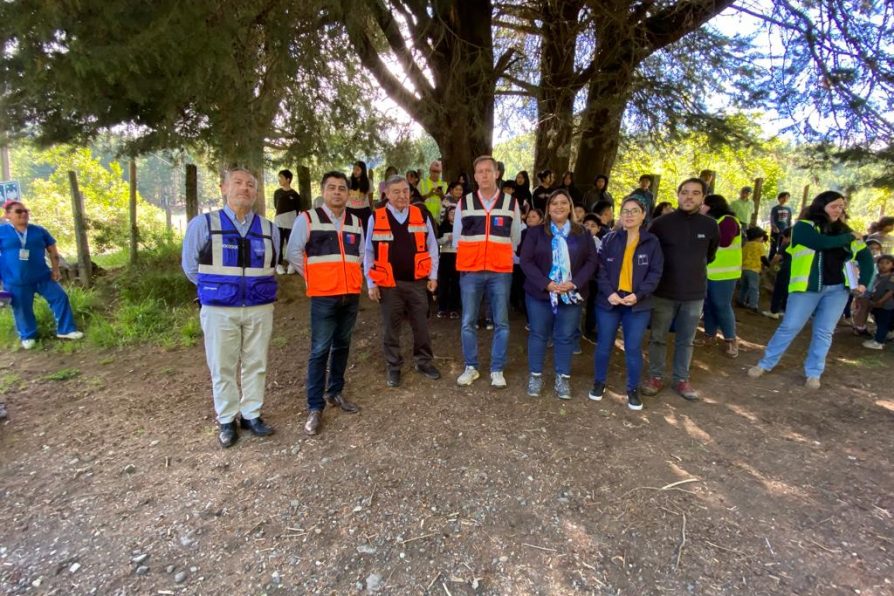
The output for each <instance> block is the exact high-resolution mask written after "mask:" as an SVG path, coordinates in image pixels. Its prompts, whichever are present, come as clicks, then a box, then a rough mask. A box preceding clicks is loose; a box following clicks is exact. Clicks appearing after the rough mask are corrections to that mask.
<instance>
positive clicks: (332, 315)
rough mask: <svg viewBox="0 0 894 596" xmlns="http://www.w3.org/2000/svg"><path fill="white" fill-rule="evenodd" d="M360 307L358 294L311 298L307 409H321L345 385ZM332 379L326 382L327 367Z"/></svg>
mask: <svg viewBox="0 0 894 596" xmlns="http://www.w3.org/2000/svg"><path fill="white" fill-rule="evenodd" d="M359 305H360V296H359V295H358V294H346V295H344V296H314V297H312V298H311V299H310V356H309V357H308V359H307V408H308V409H309V410H322V409H323V406H324V405H325V403H326V402H325V401H324V400H323V388H324V387H325V389H326V394H327V395H338V394H339V393H341V391H342V389H344V386H345V369H346V368H347V366H348V352H349V350H350V348H351V333H352V332H353V330H354V323H355V322H356V321H357V309H358V307H359ZM327 365H328V368H329V380H328V384H327V380H326V368H327Z"/></svg>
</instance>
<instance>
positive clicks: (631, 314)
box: [594, 306, 651, 391]
mask: <svg viewBox="0 0 894 596" xmlns="http://www.w3.org/2000/svg"><path fill="white" fill-rule="evenodd" d="M650 316H651V312H650V311H648V310H641V311H639V312H636V311H634V310H633V309H632V308H631V307H629V306H615V307H613V308H612V309H611V310H605V309H604V308H599V307H597V308H596V322H597V325H599V337H598V339H597V340H596V356H595V366H594V368H595V373H594V377H595V379H596V381H598V382H599V383H603V384H604V383H605V378H606V376H607V375H608V363H609V361H610V360H611V356H612V350H613V349H614V347H615V336H616V335H617V334H618V327H619V326H621V327H622V328H623V329H624V359H625V361H626V364H627V391H633V390H634V389H636V388H637V387H639V377H640V375H641V374H642V370H643V337H644V336H645V335H646V327H648V326H649V318H650Z"/></svg>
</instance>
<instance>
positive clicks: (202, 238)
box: [180, 205, 279, 283]
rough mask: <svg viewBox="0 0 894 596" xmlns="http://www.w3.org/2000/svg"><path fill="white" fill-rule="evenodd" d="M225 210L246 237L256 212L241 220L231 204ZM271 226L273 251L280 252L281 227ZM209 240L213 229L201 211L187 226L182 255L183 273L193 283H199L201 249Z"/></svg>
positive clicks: (240, 233)
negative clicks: (237, 217) (209, 227)
mask: <svg viewBox="0 0 894 596" xmlns="http://www.w3.org/2000/svg"><path fill="white" fill-rule="evenodd" d="M223 212H224V213H226V214H227V217H229V218H230V220H231V221H232V222H233V225H235V226H236V230H237V231H238V232H239V235H240V236H242V237H243V238H245V235H246V234H248V230H249V229H251V224H252V223H253V222H254V220H255V217H256V216H255V213H254V212H251V213H249V214H248V216H246V218H245V219H244V220H242V221H240V220H238V219H236V213H235V212H234V211H233V210H232V209H230V206H229V205H224V208H223ZM257 217H260V216H257ZM270 227H271V228H273V251H274V252H277V253H278V252H279V228H277V227H276V226H274V225H271V226H270ZM209 240H211V230H210V229H208V218H206V217H205V214H204V213H200V214H199V215H197V216H196V217H194V218H192V220H191V221H190V222H189V225H187V226H186V234H185V235H184V236H183V252H182V253H181V256H180V266H181V267H182V268H183V273H185V274H186V277H187V279H189V281H191V282H192V283H197V281H198V278H199V251H201V250H202V247H204V246H205V245H206V244H207V243H208V241H209ZM276 260H277V262H278V261H279V255H278V254H277V259H276Z"/></svg>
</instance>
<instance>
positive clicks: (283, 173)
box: [277, 170, 292, 182]
mask: <svg viewBox="0 0 894 596" xmlns="http://www.w3.org/2000/svg"><path fill="white" fill-rule="evenodd" d="M277 176H282V177H283V178H285V179H286V180H288V181H289V182H291V181H292V172H290V171H289V170H280V171H279V174H277Z"/></svg>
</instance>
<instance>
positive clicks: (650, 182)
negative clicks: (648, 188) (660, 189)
mask: <svg viewBox="0 0 894 596" xmlns="http://www.w3.org/2000/svg"><path fill="white" fill-rule="evenodd" d="M643 180H648V181H649V184H652V177H651V176H649V175H648V174H643V175H642V176H640V177H639V181H640V182H642V181H643Z"/></svg>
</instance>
